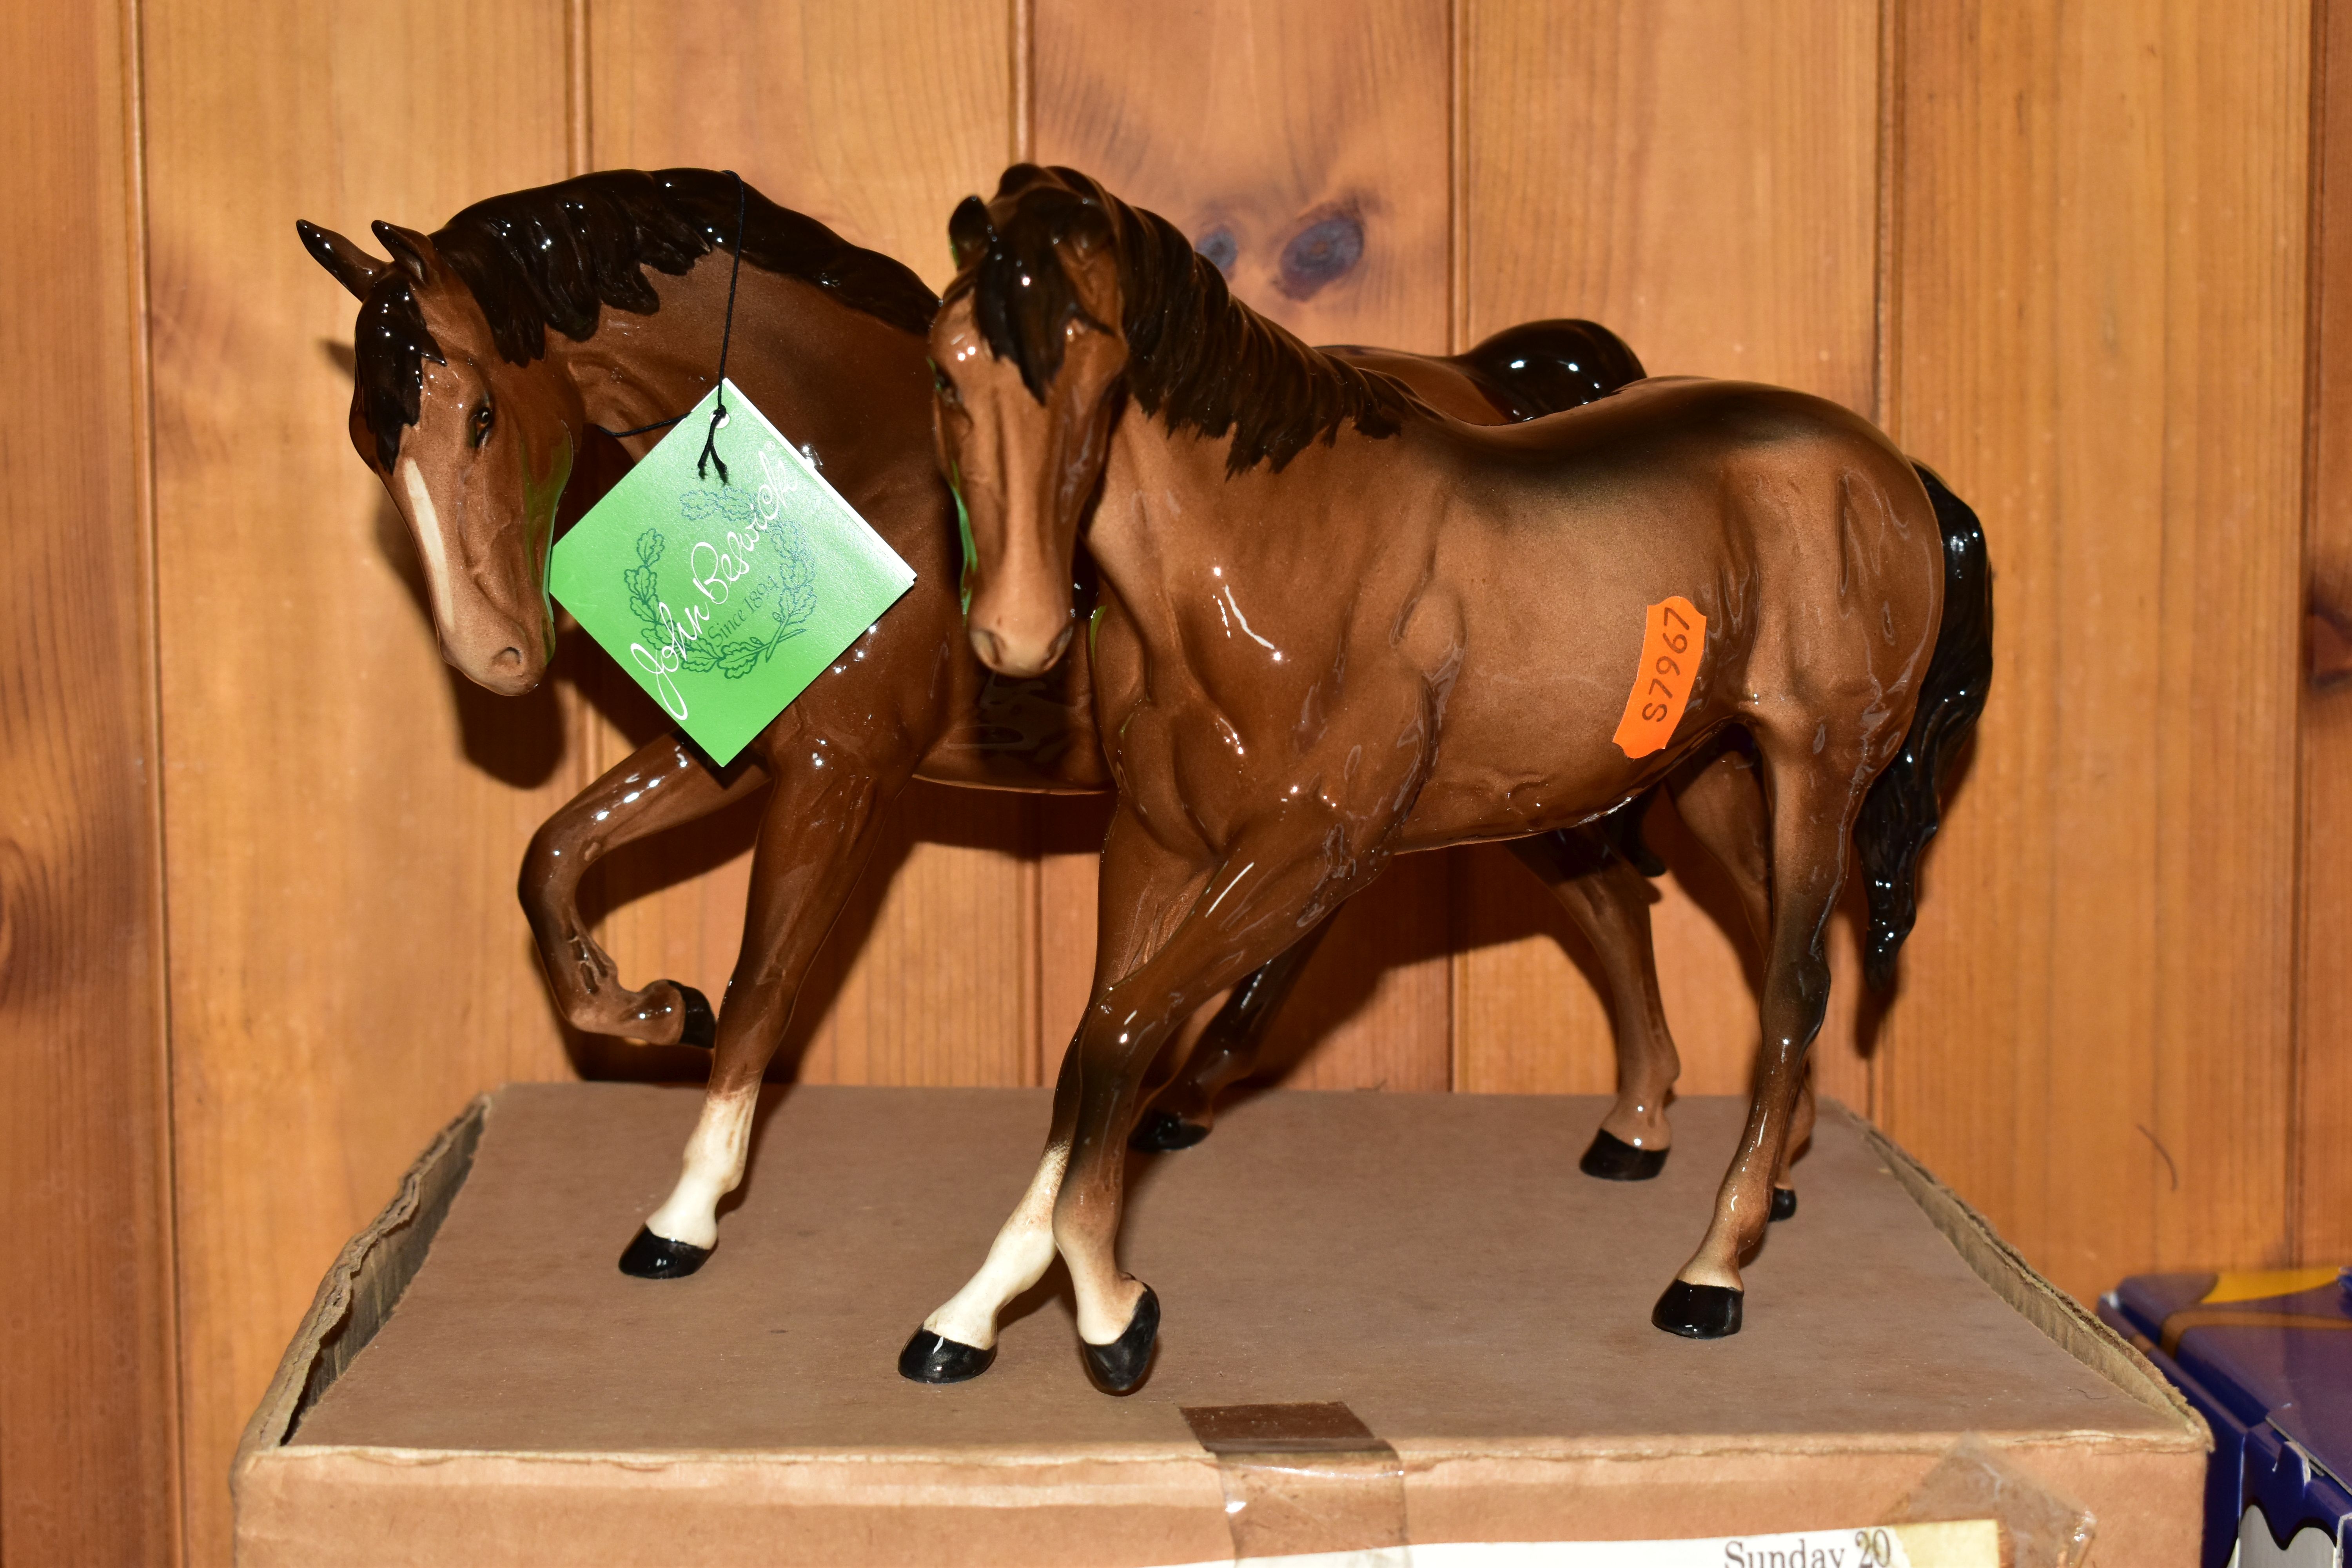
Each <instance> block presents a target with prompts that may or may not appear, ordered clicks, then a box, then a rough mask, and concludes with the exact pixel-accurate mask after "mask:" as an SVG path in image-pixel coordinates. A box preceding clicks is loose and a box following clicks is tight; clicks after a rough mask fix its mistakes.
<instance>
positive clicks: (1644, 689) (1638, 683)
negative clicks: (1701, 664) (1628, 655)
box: [1616, 594, 1706, 757]
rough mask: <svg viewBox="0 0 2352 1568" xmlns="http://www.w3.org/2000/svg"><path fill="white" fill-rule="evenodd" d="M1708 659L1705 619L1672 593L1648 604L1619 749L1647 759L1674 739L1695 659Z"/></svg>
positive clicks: (1694, 673)
mask: <svg viewBox="0 0 2352 1568" xmlns="http://www.w3.org/2000/svg"><path fill="white" fill-rule="evenodd" d="M1705 657H1706V616H1702V615H1700V614H1699V613H1698V606H1696V605H1693V604H1692V603H1691V602H1690V601H1689V600H1688V599H1685V598H1684V597H1683V596H1682V595H1680V594H1676V595H1674V596H1672V597H1671V598H1668V599H1664V600H1662V601H1661V602H1659V603H1657V604H1654V605H1651V606H1650V613H1649V616H1648V617H1647V619H1646V620H1644V622H1643V626H1642V664H1641V668H1638V669H1636V670H1635V671H1634V672H1633V691H1632V692H1631V693H1630V694H1629V695H1628V696H1627V697H1626V699H1625V717H1623V718H1622V719H1620V720H1619V721H1617V736H1616V740H1617V749H1618V750H1619V751H1621V752H1624V753H1625V754H1626V755H1627V756H1629V757H1646V756H1648V755H1649V754H1650V753H1651V752H1654V751H1657V750H1659V749H1660V748H1662V747H1663V746H1664V745H1665V743H1666V742H1668V741H1671V740H1673V739H1674V735H1675V725H1677V724H1679V723H1681V722H1682V721H1683V710H1684V708H1685V707H1687V706H1688V705H1689V703H1690V695H1691V685H1692V683H1693V682H1694V681H1696V679H1698V661H1699V660H1700V659H1701V658H1705Z"/></svg>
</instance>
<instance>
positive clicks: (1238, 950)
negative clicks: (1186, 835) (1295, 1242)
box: [900, 812, 1381, 1394]
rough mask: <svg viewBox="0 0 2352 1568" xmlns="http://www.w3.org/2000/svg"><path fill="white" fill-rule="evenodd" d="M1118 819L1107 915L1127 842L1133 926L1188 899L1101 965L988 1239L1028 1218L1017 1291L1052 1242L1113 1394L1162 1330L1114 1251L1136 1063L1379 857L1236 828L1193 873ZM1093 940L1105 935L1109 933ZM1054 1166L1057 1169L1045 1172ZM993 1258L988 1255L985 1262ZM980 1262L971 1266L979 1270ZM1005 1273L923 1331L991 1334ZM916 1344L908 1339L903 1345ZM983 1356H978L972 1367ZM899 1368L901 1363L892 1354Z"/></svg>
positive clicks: (1091, 1364) (1323, 913)
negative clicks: (1151, 862)
mask: <svg viewBox="0 0 2352 1568" xmlns="http://www.w3.org/2000/svg"><path fill="white" fill-rule="evenodd" d="M1126 820H1127V817H1126V814H1125V813H1124V812H1122V813H1121V815H1120V817H1119V818H1118V819H1115V820H1114V823H1113V827H1112V832H1111V834H1110V836H1109V837H1108V838H1107V839H1106V840H1105V843H1104V846H1103V882H1104V898H1103V908H1104V910H1105V912H1106V915H1108V913H1109V912H1110V911H1111V910H1113V909H1114V908H1115V907H1116V904H1117V902H1118V901H1120V900H1121V895H1122V890H1123V889H1127V888H1129V886H1131V885H1132V884H1133V882H1134V881H1135V880H1136V879H1135V878H1134V877H1132V876H1131V875H1129V874H1127V873H1126V872H1125V870H1124V869H1123V868H1121V867H1120V865H1119V862H1120V861H1121V860H1123V859H1125V858H1127V856H1128V854H1129V852H1130V851H1131V852H1132V853H1134V854H1135V855H1137V856H1139V857H1149V858H1154V859H1157V860H1159V861H1160V862H1161V863H1162V865H1163V866H1164V869H1161V870H1160V872H1159V874H1157V875H1155V876H1152V877H1150V879H1149V880H1150V881H1151V882H1152V883H1153V884H1155V885H1156V887H1157V890H1158V891H1159V892H1160V895H1161V897H1160V900H1159V901H1157V902H1155V903H1153V904H1152V905H1150V906H1148V907H1145V908H1142V909H1139V910H1137V915H1138V917H1139V923H1141V924H1142V925H1144V926H1146V927H1150V926H1158V925H1160V924H1163V923H1164V922H1165V921H1166V920H1167V919H1168V918H1169V917H1170V916H1171V914H1172V913H1173V912H1174V906H1177V905H1178V903H1179V900H1184V894H1185V891H1187V890H1191V897H1190V899H1189V900H1188V901H1189V905H1190V907H1189V909H1187V910H1185V912H1184V913H1183V914H1182V916H1181V920H1179V921H1178V923H1177V925H1176V929H1175V930H1174V931H1172V932H1171V934H1170V935H1169V937H1168V939H1167V941H1166V942H1162V943H1160V945H1159V946H1158V948H1157V949H1156V950H1155V951H1152V952H1150V953H1149V954H1148V955H1147V956H1145V957H1144V958H1143V959H1142V961H1141V962H1140V963H1137V964H1135V965H1134V966H1133V967H1132V968H1130V969H1129V970H1128V971H1127V973H1124V974H1123V975H1122V976H1121V977H1120V978H1119V979H1118V980H1117V981H1116V982H1114V983H1112V984H1108V985H1106V984H1100V981H1101V978H1102V976H1103V975H1104V974H1106V973H1118V970H1117V969H1116V968H1114V967H1108V966H1106V967H1103V968H1098V969H1097V987H1096V992H1095V996H1094V1000H1093V1001H1092V1002H1090V1003H1089V1004H1088V1005H1087V1014H1086V1017H1085V1019H1084V1020H1083V1021H1082V1022H1081V1023H1080V1024H1079V1026H1078V1032H1077V1035H1076V1037H1075V1038H1074V1039H1073V1040H1072V1041H1071V1042H1070V1048H1069V1050H1068V1052H1067V1054H1066V1056H1065V1057H1064V1058H1063V1060H1062V1071H1061V1075H1060V1078H1059V1079H1058V1080H1057V1081H1056V1083H1055V1138H1054V1140H1053V1141H1052V1142H1049V1144H1048V1146H1047V1150H1046V1156H1045V1161H1044V1162H1043V1163H1041V1166H1040V1169H1039V1178H1040V1179H1039V1181H1037V1182H1034V1183H1033V1184H1032V1185H1031V1188H1030V1191H1029V1194H1027V1195H1025V1196H1024V1199H1023V1206H1022V1208H1021V1209H1020V1210H1017V1211H1016V1212H1015V1214H1014V1216H1013V1221H1012V1222H1009V1223H1008V1225H1007V1226H1006V1233H1005V1234H1003V1235H1000V1237H999V1238H998V1239H999V1244H1000V1246H1002V1245H1003V1243H1004V1242H1005V1240H1006V1237H1007V1236H1008V1235H1010V1234H1012V1233H1013V1230H1014V1227H1015V1226H1024V1227H1027V1228H1026V1234H1027V1236H1028V1241H1027V1244H1026V1245H1027V1246H1028V1247H1030V1248H1031V1249H1032V1250H1031V1251H1030V1252H1029V1254H1028V1261H1029V1263H1030V1265H1031V1266H1032V1267H1033V1268H1034V1273H1027V1275H1026V1278H1025V1279H1024V1280H1023V1282H1022V1283H1021V1285H1020V1288H1021V1289H1026V1288H1027V1285H1028V1284H1031V1283H1034V1282H1035V1280H1036V1279H1038V1278H1040V1277H1041V1276H1042V1275H1043V1274H1044V1272H1045V1265H1046V1263H1047V1262H1049V1261H1050V1260H1051V1258H1052V1256H1053V1254H1054V1253H1055V1252H1058V1253H1059V1254H1060V1255H1061V1258H1062V1260H1063V1262H1064V1263H1065V1264H1066V1265H1067V1266H1068V1268H1069V1270H1070V1283H1071V1286H1072V1289H1073V1291H1074V1293H1075V1294H1076V1298H1077V1319H1078V1324H1077V1326H1078V1338H1079V1340H1080V1342H1081V1349H1082V1351H1083V1352H1084V1356H1085V1361H1086V1364H1087V1373H1088V1375H1089V1376H1091V1377H1092V1378H1093V1379H1094V1381H1095V1383H1096V1384H1097V1386H1098V1387H1100V1388H1102V1389H1103V1390H1104V1391H1105V1392H1107V1393H1111V1394H1125V1393H1127V1392H1129V1390H1131V1389H1133V1388H1134V1387H1136V1386H1137V1385H1138V1384H1140V1383H1141V1382H1142V1381H1143V1376H1144V1373H1145V1372H1146V1371H1147V1370H1148V1369H1149V1367H1150V1362H1151V1352H1152V1347H1153V1344H1154V1342H1155V1341H1156V1339H1157V1336H1158V1332H1159V1327H1160V1304H1159V1298H1158V1297H1156V1296H1155V1295H1153V1294H1152V1292H1151V1289H1150V1287H1149V1286H1147V1285H1145V1284H1144V1283H1143V1282H1142V1281H1141V1280H1139V1279H1135V1278H1134V1277H1133V1276H1131V1275H1129V1274H1126V1273H1124V1272H1122V1271H1121V1270H1120V1268H1119V1267H1118V1256H1117V1253H1118V1223H1119V1215H1120V1211H1121V1207H1122V1205H1123V1201H1124V1198H1125V1192H1124V1187H1123V1181H1122V1178H1123V1176H1124V1164H1125V1159H1124V1156H1125V1152H1126V1139H1127V1133H1128V1131H1129V1127H1130V1126H1131V1124H1132V1122H1133V1121H1134V1117H1135V1109H1136V1096H1137V1091H1138V1089H1139V1085H1140V1082H1141V1079H1142V1076H1143V1073H1144V1070H1145V1069H1146V1068H1148V1067H1149V1066H1150V1062H1151V1058H1152V1056H1153V1054H1154V1053H1155V1052H1157V1051H1158V1050H1159V1048H1160V1045H1161V1044H1162V1043H1164V1042H1165V1041H1166V1039H1167V1038H1168V1037H1169V1035H1170V1034H1171V1032H1172V1031H1173V1030H1174V1029H1175V1028H1177V1027H1178V1026H1180V1025H1181V1024H1182V1022H1183V1021H1184V1019H1185V1018H1187V1017H1188V1016H1191V1014H1192V1011H1193V1009H1195V1008H1197V1007H1198V1006H1200V1005H1201V1004H1202V1002H1204V1001H1206V1000H1207V999H1208V998H1209V997H1210V996H1212V995H1213V994H1216V993H1217V992H1219V991H1222V990H1223V989H1224V988H1225V987H1226V986H1228V985H1231V984H1234V982H1235V981H1237V980H1239V979H1241V978H1242V976H1244V975H1245V974H1247V973H1250V971H1252V970H1254V969H1255V968H1256V967H1258V966H1259V965H1260V964H1262V963H1266V962H1267V961H1268V960H1270V959H1272V958H1274V957H1275V956H1276V955H1277V954H1278V953H1280V952H1283V951H1284V950H1285V949H1286V948H1288V947H1289V946H1290V945H1291V944H1292V943H1293V942H1296V941H1297V939H1298V938H1299V936H1300V935H1301V934H1302V933H1303V932H1304V931H1307V930H1309V929H1311V928H1312V927H1313V926H1314V925H1315V924H1317V923H1318V922H1319V921H1322V920H1323V919H1325V918H1326V917H1327V916H1328V914H1329V913H1330V911H1331V910H1334V909H1336V908H1337V907H1338V906H1339V903H1340V902H1342V901H1343V900H1345V899H1346V898H1347V897H1348V896H1349V894H1351V893H1353V892H1355V891H1357V890H1358V889H1360V888H1361V887H1362V886H1363V885H1364V884H1365V883H1366V882H1368V881H1370V879H1371V878H1372V877H1373V876H1375V875H1377V874H1378V872H1379V869H1380V864H1381V862H1380V859H1379V858H1378V857H1375V856H1369V855H1366V856H1359V857H1356V858H1352V859H1351V860H1350V861H1349V868H1348V870H1347V872H1346V874H1345V875H1344V877H1342V876H1339V875H1335V873H1334V871H1333V868H1332V866H1331V865H1330V864H1329V863H1328V859H1327V858H1326V856H1325V854H1324V850H1325V847H1326V840H1325V839H1324V838H1323V837H1322V836H1321V835H1319V834H1308V833H1302V832H1297V831H1293V832H1289V833H1283V832H1278V831H1276V832H1266V833H1264V834H1262V835H1261V834H1246V833H1245V834H1244V835H1243V836H1242V837H1240V838H1239V839H1237V840H1236V842H1234V844H1233V845H1232V846H1230V847H1228V848H1227V849H1226V850H1225V852H1224V854H1223V856H1222V857H1221V858H1220V859H1219V861H1218V863H1217V864H1216V866H1215V867H1214V868H1213V869H1212V870H1211V871H1210V872H1209V874H1208V877H1207V879H1206V881H1205V882H1202V880H1201V879H1200V877H1199V874H1198V873H1197V872H1196V871H1193V870H1192V868H1190V867H1188V866H1184V865H1181V863H1178V864H1167V862H1169V861H1171V860H1172V858H1171V857H1167V856H1166V854H1165V852H1164V851H1161V850H1159V849H1158V848H1157V847H1150V846H1149V845H1148V840H1147V839H1146V836H1145V835H1144V834H1143V833H1142V831H1141V830H1140V828H1133V829H1132V830H1131V831H1129V832H1128V833H1125V834H1122V833H1121V832H1120V824H1121V823H1122V822H1125V821H1126ZM1193 889H1197V890H1193ZM1171 893H1172V894H1173V896H1172V897H1171V896H1170V895H1171ZM1130 907H1132V905H1130ZM1105 945H1106V948H1107V949H1108V947H1109V946H1110V945H1111V944H1110V943H1109V942H1108V941H1107V942H1106V944H1105ZM1056 1165H1058V1166H1059V1169H1058V1170H1053V1168H1054V1167H1055V1166H1056ZM1048 1171H1053V1180H1052V1183H1051V1185H1052V1186H1053V1187H1054V1188H1055V1191H1054V1192H1053V1195H1052V1198H1051V1200H1050V1203H1051V1215H1052V1230H1051V1233H1050V1247H1037V1245H1036V1240H1035V1237H1034V1224H1035V1218H1036V1214H1037V1212H1038V1210H1040V1209H1042V1208H1044V1207H1045V1187H1046V1185H1047V1184H1046V1182H1045V1176H1046V1174H1047V1173H1048ZM995 1261H996V1260H995V1258H994V1256H993V1255H992V1258H991V1263H992V1266H993V1265H994V1263H995ZM988 1272H989V1271H988V1270H983V1278H985V1276H986V1275H987V1273H988ZM979 1283H980V1281H979V1280H975V1281H974V1284H975V1285H978V1284H979ZM1011 1283H1012V1279H1010V1278H1008V1279H1004V1280H1003V1281H1001V1282H999V1283H997V1284H995V1285H994V1286H992V1289H990V1290H988V1291H987V1292H986V1293H985V1294H984V1295H983V1296H982V1297H981V1298H980V1299H978V1300H975V1299H973V1297H972V1294H971V1288H967V1291H966V1293H965V1294H963V1295H960V1296H959V1297H958V1298H957V1299H956V1300H954V1301H951V1302H950V1303H949V1305H948V1306H947V1307H945V1308H942V1309H941V1310H940V1312H938V1313H934V1314H933V1315H932V1318H931V1320H930V1321H929V1322H927V1323H926V1325H925V1327H926V1330H927V1331H929V1332H930V1333H932V1334H935V1335H940V1336H942V1337H949V1338H952V1337H954V1336H953V1335H952V1334H951V1333H950V1331H952V1330H957V1329H964V1330H967V1331H986V1332H989V1333H991V1334H992V1333H993V1331H994V1322H993V1310H994V1309H995V1308H997V1307H1001V1306H1002V1304H1003V1300H1010V1299H1011V1295H1012V1294H1013V1293H1014V1292H1013V1291H1011V1290H1007V1289H1004V1286H1005V1285H1009V1284H1011ZM990 1297H993V1298H995V1300H988V1298H990ZM980 1306H987V1307H989V1308H990V1309H991V1310H990V1311H989V1313H988V1315H987V1317H986V1319H985V1320H984V1321H983V1320H982V1318H981V1317H980V1316H979V1315H978V1314H977V1313H975V1312H973V1311H972V1309H973V1308H976V1307H980ZM919 1342H921V1336H918V1343H919ZM915 1349H916V1346H915V1345H912V1344H910V1345H909V1347H908V1350H909V1352H910V1353H911V1352H913V1351H914V1350H915ZM985 1364H986V1363H985V1362H984V1361H983V1362H982V1363H980V1366H976V1367H974V1368H972V1370H973V1371H975V1372H976V1371H978V1370H980V1369H981V1367H984V1366H985ZM900 1369H901V1370H902V1371H905V1370H907V1363H906V1361H905V1360H904V1359H903V1358H902V1360H901V1362H900ZM966 1375H969V1373H967V1374H966ZM934 1381H946V1380H945V1379H934Z"/></svg>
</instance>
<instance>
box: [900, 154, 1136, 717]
mask: <svg viewBox="0 0 2352 1568" xmlns="http://www.w3.org/2000/svg"><path fill="white" fill-rule="evenodd" d="M949 237H950V240H951V241H952V243H953V244H954V247H955V258H956V263H957V266H958V268H960V271H959V272H958V274H957V277H956V280H955V282H954V284H953V285H952V286H951V287H950V289H949V290H948V295H947V304H946V306H945V308H943V309H942V310H940V314H939V316H938V318H937V319H936V320H935V321H934V322H933V323H932V327H931V361H932V363H933V365H934V366H935V367H936V370H937V396H936V397H935V399H934V408H935V414H936V422H935V423H936V430H937V435H938V440H939V448H940V463H941V466H942V468H944V470H945V471H946V473H947V475H948V477H949V480H950V483H952V484H953V485H954V486H955V487H956V493H957V496H958V498H959V500H961V504H962V506H963V509H964V515H965V527H966V531H967V533H966V540H965V547H964V595H965V599H964V612H965V621H966V624H967V626H969V628H970V630H971V642H972V647H973V648H974V650H975V651H977V652H978V653H979V655H980V658H981V660H982V663H984V664H986V665H987V666H988V667H989V668H992V669H994V670H998V671H1001V672H1003V673H1004V674H1006V675H1014V676H1029V675H1036V674H1038V673H1040V672H1042V671H1044V670H1045V669H1046V668H1049V667H1051V666H1052V664H1053V663H1054V661H1055V659H1057V658H1060V657H1061V655H1062V650H1063V649H1064V648H1065V647H1068V646H1069V640H1070V635H1071V632H1072V631H1073V629H1074V621H1073V613H1072V598H1071V581H1070V579H1071V559H1072V556H1073V554H1074V553H1075V552H1076V548H1077V536H1078V524H1079V521H1080V520H1081V518H1082V516H1083V514H1084V512H1085V510H1086V508H1087V503H1088V501H1089V500H1091V499H1092V497H1093V495H1094V492H1095V489H1096V487H1097V484H1098V483H1099V482H1100V480H1101V478H1102V470H1103V463H1104V460H1105V459H1106V458H1107V457H1108V454H1109V450H1110V427H1111V420H1112V417H1113V416H1114V414H1115V413H1116V412H1117V407H1118V391H1119V385H1120V378H1121V374H1122V373H1123V372H1124V371H1125V370H1126V368H1127V363H1128V345H1127V337H1126V334H1125V331H1123V329H1122V326H1121V305H1120V295H1121V284H1120V269H1119V261H1118V239H1117V234H1116V229H1115V227H1114V225H1113V222H1112V219H1111V217H1110V216H1109V214H1108V213H1107V211H1106V209H1105V206H1104V205H1103V202H1102V199H1101V196H1100V193H1099V191H1098V190H1097V189H1096V188H1095V187H1094V186H1093V185H1092V184H1091V183H1090V182H1086V181H1084V180H1083V179H1082V177H1079V176H1075V175H1071V174H1068V173H1067V172H1066V171H1058V170H1056V171H1048V170H1045V169H1038V168H1034V167H1031V166H1029V165H1025V164H1024V165H1020V166H1016V167H1015V168H1013V170H1011V171H1010V172H1008V173H1007V174H1005V176H1004V180H1003V184H1001V185H999V186H998V188H997V194H996V199H995V200H994V201H993V202H990V203H985V204H983V203H982V201H981V200H980V198H979V197H977V196H972V197H970V198H967V199H966V200H965V202H964V203H963V205H961V206H960V207H958V208H957V209H956V212H955V216H954V219H953V220H952V221H951V222H950V225H949Z"/></svg>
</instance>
